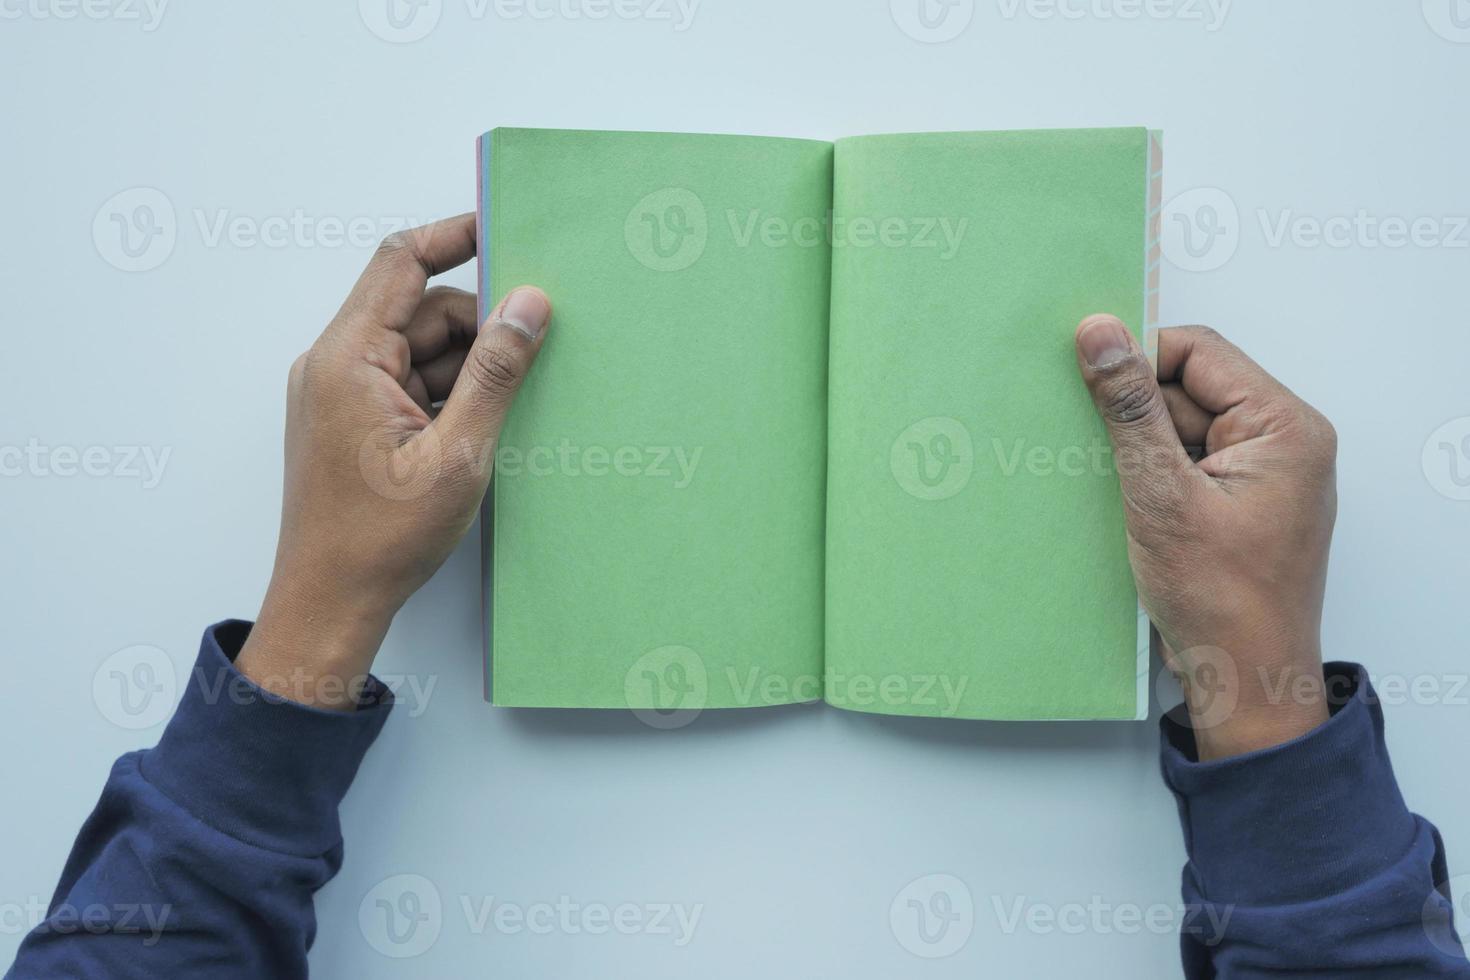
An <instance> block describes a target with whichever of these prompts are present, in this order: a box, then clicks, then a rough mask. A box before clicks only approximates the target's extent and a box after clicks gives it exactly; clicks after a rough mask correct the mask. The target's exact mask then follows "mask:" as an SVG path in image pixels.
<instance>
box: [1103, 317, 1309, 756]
mask: <svg viewBox="0 0 1470 980" xmlns="http://www.w3.org/2000/svg"><path fill="white" fill-rule="evenodd" d="M1076 342H1077V359H1078V364H1079V366H1080V367H1081V370H1082V376H1083V379H1084V380H1085V381H1086V383H1087V387H1088V389H1089V391H1090V392H1091V393H1092V398H1093V402H1094V403H1095V404H1096V405H1097V409H1098V412H1099V414H1101V415H1102V418H1103V421H1104V422H1105V423H1106V424H1107V427H1108V432H1109V435H1110V436H1111V438H1112V441H1113V449H1114V458H1115V459H1116V460H1117V465H1118V471H1119V479H1120V480H1121V483H1122V489H1123V507H1124V513H1125V517H1126V520H1127V527H1128V554H1129V559H1130V561H1131V562H1132V564H1133V574H1134V577H1135V578H1136V580H1137V583H1138V592H1139V596H1140V597H1141V599H1142V601H1143V606H1144V609H1145V610H1147V612H1148V614H1149V616H1150V618H1151V619H1152V620H1153V623H1154V626H1155V627H1156V628H1157V629H1158V631H1159V635H1160V637H1161V638H1162V640H1163V643H1164V648H1165V662H1166V664H1167V665H1168V666H1169V668H1170V669H1171V670H1173V671H1174V673H1175V674H1176V675H1177V676H1178V677H1179V679H1180V682H1181V686H1182V687H1183V688H1184V692H1185V702H1186V704H1187V705H1188V708H1189V713H1190V718H1191V721H1192V723H1193V727H1194V730H1195V741H1196V745H1197V747H1198V750H1199V756H1200V758H1201V759H1202V760H1204V759H1215V758H1224V757H1227V756H1232V755H1239V754H1242V753H1245V752H1250V751H1253V750H1255V749H1260V748H1265V747H1267V746H1271V745H1277V744H1280V743H1282V742H1285V741H1288V740H1290V739H1292V738H1295V737H1296V736H1298V735H1302V734H1305V733H1306V732H1309V731H1311V730H1312V729H1313V728H1315V727H1317V726H1318V725H1319V724H1321V723H1322V722H1324V721H1326V720H1327V716H1328V710H1327V701H1326V698H1325V695H1324V691H1323V680H1322V652H1321V620H1322V598H1323V591H1324V589H1325V585H1326V577H1327V554H1328V548H1329V545H1330V543H1331V539H1332V525H1333V522H1334V520H1335V518H1336V513H1337V491H1336V476H1335V465H1336V456H1337V434H1336V433H1335V432H1334V430H1333V428H1332V425H1331V424H1330V423H1329V422H1328V421H1327V419H1325V418H1324V417H1323V416H1322V415H1321V414H1320V413H1319V412H1317V411H1316V410H1315V409H1313V408H1312V407H1311V406H1310V405H1308V404H1306V403H1305V402H1303V401H1302V400H1301V399H1300V398H1297V397H1296V396H1295V395H1293V394H1292V393H1291V392H1290V391H1288V390H1287V389H1286V388H1285V387H1284V386H1283V385H1282V384H1281V383H1280V382H1278V381H1277V380H1276V379H1275V378H1273V377H1271V376H1270V375H1269V374H1267V373H1266V372H1265V371H1264V370H1262V369H1261V368H1260V367H1259V366H1258V365H1257V364H1256V363H1255V362H1253V361H1252V360H1251V359H1250V358H1248V357H1246V356H1245V354H1243V353H1242V352H1241V351H1240V350H1239V349H1238V348H1236V347H1235V346H1234V345H1233V344H1231V343H1230V342H1228V341H1227V340H1225V339H1224V338H1223V337H1221V336H1220V335H1219V334H1217V333H1215V332H1214V331H1213V330H1210V329H1209V328H1207V327H1176V328H1172V329H1166V330H1162V331H1160V332H1159V356H1158V371H1157V376H1155V372H1154V370H1153V369H1152V368H1151V367H1150V365H1149V362H1148V359H1147V358H1146V357H1145V356H1144V354H1143V352H1142V351H1141V350H1140V349H1139V347H1138V344H1137V343H1136V342H1135V341H1134V340H1133V338H1132V336H1131V335H1130V334H1129V332H1128V331H1127V330H1126V329H1124V327H1123V324H1122V323H1121V322H1119V321H1118V319H1117V318H1115V317H1112V316H1108V315H1103V314H1099V315H1094V316H1090V317H1088V318H1087V319H1085V320H1083V321H1082V323H1081V324H1080V325H1079V326H1078V328H1077V338H1076ZM1186 447H1200V448H1202V450H1203V453H1204V455H1203V458H1201V459H1200V460H1199V461H1198V462H1195V461H1194V460H1193V459H1192V458H1191V455H1190V453H1189V452H1187V451H1186Z"/></svg>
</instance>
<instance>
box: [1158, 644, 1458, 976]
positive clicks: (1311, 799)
mask: <svg viewBox="0 0 1470 980" xmlns="http://www.w3.org/2000/svg"><path fill="white" fill-rule="evenodd" d="M1327 680H1328V684H1327V689H1328V691H1329V693H1331V694H1334V695H1336V696H1335V697H1333V699H1332V700H1333V702H1334V704H1333V707H1334V711H1333V714H1332V717H1331V718H1329V719H1328V720H1327V721H1326V722H1325V723H1324V724H1322V725H1321V726H1319V727H1318V728H1316V729H1314V730H1313V731H1311V732H1309V733H1307V734H1305V735H1303V736H1301V737H1299V738H1296V739H1293V740H1291V741H1288V742H1286V743H1284V744H1281V745H1277V746H1275V747H1273V748H1267V749H1263V750H1261V751H1257V752H1253V753H1250V754H1247V755H1243V756H1237V757H1234V758H1228V759H1217V760H1214V761H1207V762H1198V761H1196V760H1197V758H1198V756H1197V752H1196V746H1195V741H1194V736H1193V733H1192V732H1191V731H1190V730H1189V729H1188V728H1187V727H1184V726H1182V725H1178V724H1175V723H1173V722H1172V721H1171V720H1169V719H1165V720H1164V724H1163V728H1164V731H1163V734H1164V746H1163V771H1164V778H1165V781H1166V782H1167V783H1168V785H1169V788H1170V789H1171V790H1172V791H1173V792H1174V794H1175V796H1176V798H1177V800H1178V802H1179V812H1180V819H1181V822H1182V824H1183V827H1184V834H1185V845H1186V849H1187V850H1188V853H1189V864H1188V865H1187V866H1186V867H1185V870H1184V901H1185V905H1186V907H1188V908H1190V909H1191V910H1192V912H1193V914H1192V916H1191V918H1190V920H1189V922H1188V923H1187V925H1186V928H1185V929H1184V934H1183V936H1182V946H1183V952H1184V960H1185V971H1186V974H1187V975H1188V976H1190V977H1199V978H1204V977H1231V978H1235V977H1266V976H1270V977H1283V976H1297V975H1307V974H1311V975H1314V976H1320V975H1330V976H1334V977H1341V976H1365V977H1366V976H1373V977H1405V976H1451V977H1470V963H1467V962H1466V960H1465V958H1464V955H1463V953H1461V952H1460V947H1459V941H1458V939H1457V938H1456V936H1455V933H1454V929H1453V925H1452V914H1451V909H1450V903H1449V899H1448V898H1447V897H1446V896H1445V895H1444V894H1443V893H1442V892H1441V891H1440V890H1439V889H1440V888H1441V887H1442V886H1443V885H1444V883H1445V881H1446V879H1447V878H1448V874H1447V871H1446V866H1445V854H1444V850H1443V847H1442V845H1441V843H1440V839H1439V835H1438V833H1437V832H1436V831H1435V829H1434V827H1433V826H1432V825H1430V824H1429V823H1428V822H1427V821H1425V820H1424V819H1423V818H1421V817H1418V816H1416V815H1414V814H1413V813H1410V812H1409V810H1408V808H1407V807H1406V806H1405V805H1404V801H1403V798H1402V797H1401V795H1400V793H1399V789H1398V785H1397V783H1396V782H1395V780H1394V775H1393V768H1392V766H1391V764H1390V763H1389V759H1388V754H1387V749H1386V747H1385V745H1384V741H1383V715H1382V712H1381V710H1380V708H1379V706H1378V704H1377V702H1376V698H1375V697H1374V696H1373V693H1372V687H1371V685H1370V684H1369V683H1368V681H1367V677H1366V675H1365V674H1363V673H1362V672H1361V668H1358V667H1356V666H1355V665H1351V664H1329V665H1328V667H1327Z"/></svg>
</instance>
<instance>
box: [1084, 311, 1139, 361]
mask: <svg viewBox="0 0 1470 980" xmlns="http://www.w3.org/2000/svg"><path fill="white" fill-rule="evenodd" d="M1077 347H1078V348H1079V349H1080V350H1081V351H1082V357H1083V358H1084V359H1085V360H1086V361H1087V363H1088V364H1090V365H1091V366H1092V367H1095V368H1105V367H1111V366H1112V365H1114V364H1117V363H1118V362H1119V361H1121V360H1123V359H1124V358H1125V357H1128V356H1129V355H1130V354H1132V353H1133V347H1132V345H1131V344H1130V343H1129V342H1128V330H1127V328H1126V327H1124V326H1123V322H1122V321H1121V320H1119V319H1118V318H1117V317H1115V316H1108V315H1107V314H1101V315H1099V316H1091V317H1088V318H1087V319H1086V320H1083V321H1082V327H1081V329H1079V330H1078V331H1077Z"/></svg>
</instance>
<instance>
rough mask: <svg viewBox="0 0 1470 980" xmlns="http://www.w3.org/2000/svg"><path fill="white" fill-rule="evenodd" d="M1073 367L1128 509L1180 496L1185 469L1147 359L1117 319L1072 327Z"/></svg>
mask: <svg viewBox="0 0 1470 980" xmlns="http://www.w3.org/2000/svg"><path fill="white" fill-rule="evenodd" d="M1076 343H1077V363H1078V366H1079V368H1080V369H1081V371H1082V379H1083V380H1084V381H1085V382H1086V383H1087V390H1088V391H1089V392H1090V393H1091V394H1092V401H1093V404H1094V405H1096V406H1097V411H1098V414H1099V415H1101V416H1102V420H1103V423H1104V424H1105V425H1106V426H1107V429H1108V435H1109V437H1110V438H1111V439H1112V442H1113V454H1114V458H1115V459H1116V460H1117V464H1118V477H1119V480H1120V481H1121V483H1122V486H1123V496H1124V498H1125V500H1126V501H1127V502H1128V504H1129V506H1130V510H1138V509H1156V508H1157V506H1159V505H1161V504H1165V503H1170V504H1172V503H1173V502H1174V501H1176V500H1177V498H1178V497H1179V496H1180V495H1181V494H1182V492H1183V488H1184V480H1185V479H1186V473H1187V472H1188V470H1189V469H1190V468H1191V466H1192V464H1191V463H1190V460H1189V456H1188V454H1186V453H1185V451H1184V446H1183V444H1182V443H1181V442H1180V441H1179V434H1178V433H1177V432H1175V431H1174V423H1173V421H1172V420H1171V418H1170V415H1169V409H1168V406H1167V405H1166V404H1165V402H1164V395H1163V392H1162V391H1161V390H1160V389H1159V382H1158V380H1157V379H1156V378H1155V377H1154V371H1153V368H1152V367H1151V366H1150V365H1149V362H1148V358H1147V357H1145V356H1144V353H1143V351H1142V350H1141V349H1140V348H1139V346H1138V342H1137V341H1136V340H1135V339H1134V338H1133V335H1132V334H1131V333H1129V332H1128V329H1127V328H1126V327H1124V326H1123V323H1122V321H1121V320H1119V319H1118V318H1117V317H1115V316H1110V315H1107V314H1095V315H1093V316H1090V317H1088V318H1087V319H1085V320H1083V321H1082V323H1081V324H1080V325H1078V327H1077V337H1076Z"/></svg>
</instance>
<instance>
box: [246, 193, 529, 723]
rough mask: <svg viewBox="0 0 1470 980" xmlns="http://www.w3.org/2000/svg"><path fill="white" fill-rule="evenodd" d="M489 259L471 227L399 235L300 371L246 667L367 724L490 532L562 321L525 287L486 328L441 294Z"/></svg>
mask: <svg viewBox="0 0 1470 980" xmlns="http://www.w3.org/2000/svg"><path fill="white" fill-rule="evenodd" d="M474 254H475V221H474V216H473V215H469V214H465V215H460V216H459V217H457V218H449V219H447V220H444V221H440V222H436V223H434V224H430V225H426V226H424V227H422V228H415V229H413V230H411V231H407V232H403V233H400V234H397V235H393V236H390V237H389V238H388V239H386V240H385V241H384V242H383V244H382V246H381V247H380V248H379V249H378V251H377V253H376V254H375V255H374V256H373V258H372V260H371V261H370V262H369V263H368V266H367V269H366V270H365V271H364V272H363V274H362V277H361V278H360V279H359V280H358V281H357V284H356V285H355V286H354V287H353V289H352V292H351V294H350V295H349V296H348V297H347V301H346V302H345V303H344V304H343V305H342V309H341V310H340V311H339V312H338V313H337V315H336V317H335V318H333V320H332V322H331V323H330V324H328V325H327V328H326V330H325V331H324V332H323V333H322V335H321V336H320V337H319V338H317V341H316V343H314V344H313V345H312V347H311V349H310V350H308V351H307V352H306V353H305V354H303V355H302V356H301V357H299V358H297V360H296V363H295V364H293V365H292V366H291V373H290V377H289V382H288V384H287V394H286V397H287V411H286V467H285V474H286V475H285V496H284V502H283V506H282V515H281V534H280V540H279V543H278V545H277V550H276V562H275V569H274V572H273V573H272V576H271V583H270V587H269V589H268V590H267V593H266V598H265V601H264V603H263V604H262V606H261V610H260V616H259V619H258V620H257V622H256V625H255V627H254V629H253V630H252V631H251V633H250V637H249V639H248V640H247V641H246V643H245V646H244V648H243V649H242V650H241V651H240V654H239V656H238V657H237V658H236V662H235V663H236V667H237V668H238V669H239V670H240V671H241V673H243V674H245V675H246V676H247V677H250V678H251V679H252V680H254V681H255V682H256V683H257V684H260V685H261V686H262V687H264V688H266V689H267V690H271V691H273V692H275V693H277V694H281V695H283V696H285V697H287V698H290V699H291V700H294V701H299V702H302V703H306V704H316V705H320V706H323V707H331V708H339V709H344V710H350V709H352V708H353V707H354V706H355V705H356V695H357V692H358V690H360V686H361V684H362V682H363V681H364V680H365V678H366V674H367V671H368V668H369V667H370V666H371V664H372V659H373V656H374V655H375V654H376V653H377V650H378V647H379V645H380V644H381V643H382V640H383V635H384V634H385V633H386V632H387V629H388V625H389V623H390V622H391V621H392V618H393V615H394V614H395V613H396V612H397V611H398V609H399V607H400V606H402V604H403V603H404V601H405V600H407V598H408V597H409V596H410V595H412V594H413V593H414V591H415V590H417V589H418V588H419V587H420V586H421V585H423V584H424V583H425V582H426V581H428V579H429V577H430V576H431V575H433V573H434V571H435V570H436V569H437V568H438V567H439V566H440V565H441V564H442V563H443V562H444V559H445V558H447V557H448V556H449V553H450V552H451V551H452V550H453V549H454V546H455V544H456V543H457V542H458V541H459V539H460V538H461V537H463V535H464V533H465V531H467V530H468V529H469V527H470V525H471V524H472V523H473V521H474V519H475V513H476V511H477V509H478V507H479V504H480V500H481V498H483V497H484V494H485V488H486V486H487V485H488V483H489V481H490V473H491V466H492V463H493V460H494V450H495V442H496V439H497V437H498V435H499V433H500V426H501V423H502V421H503V420H504V419H505V414H506V411H507V409H508V408H509V407H510V403H511V399H512V398H513V396H514V395H515V392H516V390H517V388H519V386H520V383H521V379H522V378H523V377H525V374H526V371H527V370H528V369H529V368H530V366H531V363H532V361H533V360H534V359H535V357H536V353H537V351H539V350H540V348H541V343H542V340H543V338H544V336H545V327H546V325H547V322H548V321H549V320H550V316H551V306H550V303H549V302H548V300H547V299H546V297H545V295H544V294H542V293H541V292H540V290H537V289H534V288H532V287H524V286H523V287H520V288H518V289H515V290H512V291H511V292H510V294H509V295H508V296H507V297H506V298H505V299H503V300H501V302H500V305H499V306H497V307H496V308H495V310H494V311H493V312H492V313H491V315H490V317H489V318H488V319H487V320H486V322H485V323H484V324H483V325H478V324H477V323H476V313H475V297H474V296H473V295H472V294H470V293H467V292H464V291H463V290H459V289H451V288H449V287H446V286H435V287H432V288H429V289H428V290H427V291H426V290H425V286H426V285H427V283H428V280H429V278H430V277H432V276H434V275H436V274H438V273H441V272H444V271H446V270H448V269H452V268H454V267H455V266H458V265H460V264H461V263H463V262H465V261H467V260H468V259H470V258H471V257H473V256H474ZM441 401H442V402H443V403H444V404H443V407H442V409H439V410H437V411H436V410H435V408H434V405H435V404H437V403H439V402H441Z"/></svg>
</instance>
